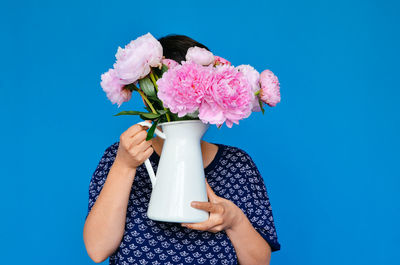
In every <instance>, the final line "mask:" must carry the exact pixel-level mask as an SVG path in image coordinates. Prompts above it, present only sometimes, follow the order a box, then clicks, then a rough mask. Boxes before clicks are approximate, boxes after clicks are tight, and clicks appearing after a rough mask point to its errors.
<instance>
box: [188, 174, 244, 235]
mask: <svg viewBox="0 0 400 265" xmlns="http://www.w3.org/2000/svg"><path fill="white" fill-rule="evenodd" d="M206 186H207V196H208V199H209V201H208V202H199V201H192V203H191V206H192V207H193V208H197V209H201V210H205V211H207V212H210V216H209V218H208V220H206V221H204V222H200V223H182V226H184V227H188V228H191V229H196V230H202V231H210V232H213V233H217V232H219V231H222V230H228V229H232V228H234V227H235V226H236V225H237V224H239V223H240V221H241V220H242V218H243V215H244V213H243V212H242V210H241V209H240V208H239V207H238V206H237V205H236V204H234V203H233V202H231V201H230V200H227V199H225V198H222V197H219V196H217V195H216V194H215V193H214V191H213V190H212V189H211V187H210V185H209V184H208V182H207V180H206Z"/></svg>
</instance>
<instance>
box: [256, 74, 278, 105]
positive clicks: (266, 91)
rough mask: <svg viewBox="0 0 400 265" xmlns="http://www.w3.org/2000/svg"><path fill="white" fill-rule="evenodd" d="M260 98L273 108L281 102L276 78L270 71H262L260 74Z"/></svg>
mask: <svg viewBox="0 0 400 265" xmlns="http://www.w3.org/2000/svg"><path fill="white" fill-rule="evenodd" d="M260 84H261V90H260V95H259V96H260V98H261V100H262V101H263V102H265V103H267V104H268V105H269V106H271V107H274V106H275V105H276V104H277V103H279V102H280V101H281V94H280V84H279V80H278V77H276V76H275V75H274V73H272V72H271V71H270V70H264V71H263V72H262V73H261V74H260Z"/></svg>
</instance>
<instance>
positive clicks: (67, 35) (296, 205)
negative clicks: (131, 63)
mask: <svg viewBox="0 0 400 265" xmlns="http://www.w3.org/2000/svg"><path fill="white" fill-rule="evenodd" d="M398 14H399V5H398V4H397V3H396V2H395V1H377V0H376V1H372V0H364V1H354V0H353V1H343V0H336V1H316V0H314V1H285V0H281V1H245V2H243V3H239V2H232V1H224V2H223V1H203V2H201V3H200V2H198V1H197V2H195V3H194V2H193V3H191V2H188V1H176V2H172V1H163V2H156V1H150V2H145V1H143V2H138V1H15V2H11V1H6V2H3V3H2V8H1V11H0V22H1V23H0V27H1V43H0V53H1V64H0V67H1V69H0V75H1V78H0V88H1V96H0V100H1V104H0V108H1V109H0V110H1V111H0V113H1V124H2V127H1V128H2V129H1V132H0V134H1V139H2V152H1V158H0V161H1V176H2V177H1V182H2V183H1V185H0V189H1V192H0V201H1V209H0V210H1V218H0V227H1V228H0V229H1V234H0V238H1V240H0V241H1V243H0V244H1V246H0V252H1V263H2V264H41V265H44V264H58V265H63V264H71V265H72V264H92V261H91V260H90V258H89V257H88V256H87V254H86V250H85V247H84V244H83V239H82V230H83V224H84V219H85V215H86V212H87V203H88V201H87V200H88V185H89V180H90V177H91V174H92V173H93V171H94V170H95V167H96V165H97V163H98V161H99V159H100V157H101V155H102V153H103V151H104V150H105V148H106V147H108V146H109V145H110V144H112V143H114V142H115V141H118V140H119V135H120V134H121V133H122V132H123V131H125V130H126V129H127V128H128V127H129V126H131V125H133V124H134V123H136V122H139V119H138V118H137V117H129V116H127V117H123V116H122V117H114V116H112V115H113V114H115V113H117V112H119V111H120V110H141V109H142V106H143V103H142V102H141V100H140V98H139V96H138V95H135V96H134V97H133V100H132V101H131V102H129V103H125V104H123V105H122V106H121V107H120V109H118V108H117V106H116V105H112V104H111V103H110V102H109V101H108V100H107V98H106V96H105V93H104V92H103V91H102V89H101V87H100V84H99V82H100V74H101V73H103V72H105V71H107V70H108V68H109V67H111V66H112V64H113V63H114V59H115V58H114V54H115V52H116V50H117V47H118V46H124V45H125V44H127V43H128V42H129V41H130V40H132V39H135V38H137V37H139V36H141V35H143V34H146V33H147V32H150V33H152V34H153V36H155V37H156V38H159V37H161V36H164V35H166V34H169V33H177V34H185V35H188V36H190V37H192V38H194V39H195V40H197V41H199V42H201V43H203V44H205V45H206V46H208V47H209V48H210V49H211V51H212V52H213V53H214V54H216V55H220V56H222V57H225V58H227V59H228V60H230V61H231V62H232V63H233V64H234V65H239V64H250V65H252V66H254V67H255V68H256V69H257V70H259V71H260V72H261V71H262V70H264V69H270V70H272V71H273V72H274V73H275V74H276V75H277V76H278V77H279V80H280V83H281V93H282V101H281V103H279V104H278V105H277V106H276V107H275V108H267V111H266V113H265V115H264V116H263V115H262V114H261V113H254V114H252V115H251V116H250V118H248V119H246V120H243V121H241V122H240V126H237V125H234V127H233V128H231V129H229V128H227V127H226V126H225V125H224V127H223V128H222V129H220V130H218V129H217V128H216V127H215V126H212V127H211V128H210V130H209V131H208V133H207V134H206V136H205V140H206V141H211V142H220V143H224V144H228V145H234V146H238V147H240V148H243V149H244V150H246V151H247V152H248V153H249V154H250V155H251V156H252V157H253V159H254V161H255V162H256V164H257V166H258V167H259V170H260V171H261V173H262V175H263V177H264V179H265V182H266V185H267V189H268V192H269V195H270V200H271V203H272V207H273V212H274V216H275V224H276V227H277V231H278V236H279V241H280V243H281V244H282V249H281V251H278V252H275V253H273V255H272V262H271V264H276V265H278V264H284V265H287V264H296V265H303V264H304V265H314V264H315V265H321V264H352V265H356V264H363V265H365V264H385V265H386V264H387V265H391V264H393V265H394V264H400V261H399V260H400V252H399V251H398V250H399V248H400V240H399V237H400V229H399V228H398V225H399V223H400V207H399V199H400V198H399V188H400V180H399V179H400V173H399V169H398V162H399V161H400V159H399V158H400V155H399V149H400V141H399V135H400V119H399V110H398V98H399V96H400V92H399V88H400V86H399V79H398V77H399V74H398V72H399V64H398V63H399V59H400V56H399V47H400V43H399V28H398V26H399V22H400V21H399V16H398Z"/></svg>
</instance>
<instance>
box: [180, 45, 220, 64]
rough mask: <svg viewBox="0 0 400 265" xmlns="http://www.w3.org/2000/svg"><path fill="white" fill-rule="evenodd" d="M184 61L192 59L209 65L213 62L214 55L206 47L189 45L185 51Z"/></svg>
mask: <svg viewBox="0 0 400 265" xmlns="http://www.w3.org/2000/svg"><path fill="white" fill-rule="evenodd" d="M185 58H186V61H194V62H195V63H198V64H200V65H205V66H207V65H210V64H213V63H214V55H213V54H212V53H211V52H210V51H208V50H207V49H206V48H200V47H198V46H193V47H190V48H189V49H188V50H187V52H186V57H185Z"/></svg>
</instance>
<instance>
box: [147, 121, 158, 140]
mask: <svg viewBox="0 0 400 265" xmlns="http://www.w3.org/2000/svg"><path fill="white" fill-rule="evenodd" d="M158 121H159V119H155V120H154V121H153V124H152V125H151V127H150V130H149V131H148V132H147V137H146V141H148V140H150V139H152V138H153V135H154V131H155V130H156V127H157V123H158Z"/></svg>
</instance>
